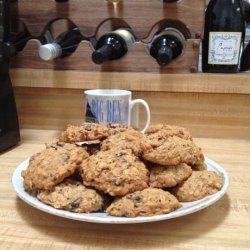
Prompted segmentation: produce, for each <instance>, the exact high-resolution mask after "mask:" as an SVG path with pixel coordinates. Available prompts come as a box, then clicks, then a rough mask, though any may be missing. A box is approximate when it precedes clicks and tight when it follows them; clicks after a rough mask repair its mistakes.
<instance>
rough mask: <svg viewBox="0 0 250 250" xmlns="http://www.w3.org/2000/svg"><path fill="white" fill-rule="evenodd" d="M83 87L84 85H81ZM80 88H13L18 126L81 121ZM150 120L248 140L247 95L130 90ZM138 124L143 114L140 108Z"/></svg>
mask: <svg viewBox="0 0 250 250" xmlns="http://www.w3.org/2000/svg"><path fill="white" fill-rule="evenodd" d="M83 88H84V86H83ZM83 92H84V89H53V88H15V94H16V102H17V108H18V113H19V120H20V124H21V127H22V128H38V129H64V128H65V127H66V125H67V124H69V123H71V124H72V123H73V124H80V123H82V122H83V121H84V94H83ZM133 98H134V99H137V98H142V99H144V100H146V101H147V102H148V104H149V106H150V109H151V115H152V119H151V121H152V123H163V122H164V123H169V124H177V125H180V126H186V127H188V128H189V129H190V130H191V132H192V133H193V134H194V136H196V137H212V138H215V137H217V138H242V139H244V138H247V139H250V115H249V114H250V95H242V94H213V93H212V94H211V93H210V94H209V93H173V92H164V91H162V92H157V91H155V92H150V91H149V92H147V91H133ZM140 119H141V126H143V124H144V122H145V113H144V110H143V109H141V115H140Z"/></svg>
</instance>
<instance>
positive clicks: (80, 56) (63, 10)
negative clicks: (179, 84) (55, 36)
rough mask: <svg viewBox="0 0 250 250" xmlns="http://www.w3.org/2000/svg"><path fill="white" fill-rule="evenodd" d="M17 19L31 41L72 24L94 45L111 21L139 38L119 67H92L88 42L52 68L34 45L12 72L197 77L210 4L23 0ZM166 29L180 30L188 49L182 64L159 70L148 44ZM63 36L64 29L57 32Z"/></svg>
mask: <svg viewBox="0 0 250 250" xmlns="http://www.w3.org/2000/svg"><path fill="white" fill-rule="evenodd" d="M12 4H18V7H17V10H18V11H17V12H18V19H19V20H20V21H22V22H23V23H24V24H25V25H26V26H27V28H28V30H29V32H30V33H31V35H32V36H34V37H38V36H40V35H41V34H42V33H43V32H44V31H45V30H46V29H47V28H49V26H50V25H51V24H52V23H53V22H54V21H55V20H57V19H69V20H70V21H72V22H73V23H74V24H75V25H76V26H77V27H78V28H79V29H80V31H81V33H82V35H83V36H85V37H86V38H88V39H89V40H90V41H94V38H95V37H96V35H97V33H98V31H99V30H100V29H104V30H105V28H107V30H108V25H107V23H109V21H110V20H112V21H113V22H118V23H119V22H125V23H126V24H127V25H128V26H129V27H130V28H131V29H132V30H133V32H134V34H135V36H136V38H137V40H138V42H137V43H135V44H134V45H133V46H132V47H131V48H130V49H129V51H128V53H127V55H126V56H124V57H123V58H121V59H119V60H115V61H108V62H105V63H104V64H102V65H96V64H94V63H93V62H92V61H91V54H92V52H93V48H92V47H93V42H92V43H91V42H88V41H83V42H81V43H80V44H79V46H78V48H77V50H76V51H75V52H74V53H73V54H72V55H71V56H69V57H67V58H63V59H61V60H54V61H50V62H46V61H42V60H41V59H40V58H39V57H38V53H37V50H38V45H37V43H35V42H34V41H29V42H28V44H27V45H26V46H25V48H24V50H23V51H22V52H21V53H19V54H18V55H17V56H16V57H15V58H13V60H12V62H11V67H12V68H25V69H27V68H28V69H53V70H78V71H83V72H84V71H86V72H96V71H97V72H138V73H144V72H148V73H151V72H152V73H158V72H159V73H161V74H164V73H194V72H197V67H198V54H199V44H200V39H201V38H202V31H203V21H204V20H203V17H204V7H205V1H203V0H192V1H191V0H182V1H178V2H177V3H176V2H174V3H163V2H162V1H160V0H138V1H134V0H126V1H125V0H122V1H120V2H119V3H118V4H116V5H113V4H112V3H109V2H107V1H106V0H91V1H89V0H69V1H68V2H55V1H52V0H44V1H36V2H34V1H32V0H19V1H18V2H16V3H12ZM164 26H173V27H176V28H179V29H181V30H182V31H183V32H184V34H185V35H186V38H187V46H186V48H185V50H184V52H183V53H182V55H181V56H179V57H178V58H177V59H175V60H174V61H172V62H171V63H170V64H169V65H167V66H164V67H160V66H159V65H158V64H157V63H156V61H155V60H154V59H153V58H152V57H151V56H150V55H149V53H148V50H147V46H146V44H147V43H148V42H149V41H150V39H151V38H152V36H153V34H154V32H155V31H156V30H158V29H159V28H162V27H164ZM57 29H58V30H60V27H59V26H58V27H57ZM55 32H56V31H55Z"/></svg>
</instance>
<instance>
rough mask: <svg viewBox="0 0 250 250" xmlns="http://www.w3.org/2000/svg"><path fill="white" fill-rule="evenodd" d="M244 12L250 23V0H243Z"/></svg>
mask: <svg viewBox="0 0 250 250" xmlns="http://www.w3.org/2000/svg"><path fill="white" fill-rule="evenodd" d="M243 7H244V14H245V19H246V22H247V23H248V24H249V23H250V0H243Z"/></svg>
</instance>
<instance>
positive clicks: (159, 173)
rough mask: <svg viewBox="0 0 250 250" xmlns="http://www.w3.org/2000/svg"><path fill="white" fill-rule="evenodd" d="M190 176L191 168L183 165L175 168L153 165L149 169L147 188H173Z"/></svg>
mask: <svg viewBox="0 0 250 250" xmlns="http://www.w3.org/2000/svg"><path fill="white" fill-rule="evenodd" d="M191 174H192V169H191V167H190V166H188V165H187V164H185V163H181V164H179V165H177V166H160V165H155V166H153V167H152V168H150V176H149V186H150V187H155V188H168V187H174V186H176V185H177V184H179V183H181V182H182V181H184V180H186V179H187V178H188V177H189V176H190V175H191Z"/></svg>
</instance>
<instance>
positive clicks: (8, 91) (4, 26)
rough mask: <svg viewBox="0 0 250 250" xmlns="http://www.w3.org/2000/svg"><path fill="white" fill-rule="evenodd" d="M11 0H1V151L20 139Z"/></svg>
mask: <svg viewBox="0 0 250 250" xmlns="http://www.w3.org/2000/svg"><path fill="white" fill-rule="evenodd" d="M10 2H11V1H10V0H0V152H2V151H4V150H6V149H8V148H10V147H12V146H14V145H16V144H17V143H18V142H19V140H20V133H19V124H18V117H17V110H16V104H15V98H14V94H13V88H12V84H11V79H10V75H9V61H10V57H11V55H12V51H11V50H12V48H11V45H10V43H9V41H10V39H11V32H10Z"/></svg>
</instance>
